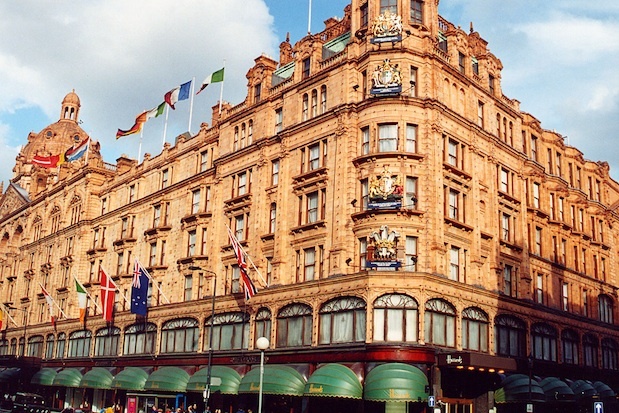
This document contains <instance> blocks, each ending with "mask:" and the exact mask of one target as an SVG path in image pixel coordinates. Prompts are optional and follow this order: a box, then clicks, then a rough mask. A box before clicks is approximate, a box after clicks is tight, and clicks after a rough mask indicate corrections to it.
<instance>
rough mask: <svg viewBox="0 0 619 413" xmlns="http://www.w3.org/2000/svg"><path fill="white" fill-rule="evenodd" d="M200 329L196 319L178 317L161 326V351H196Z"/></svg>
mask: <svg viewBox="0 0 619 413" xmlns="http://www.w3.org/2000/svg"><path fill="white" fill-rule="evenodd" d="M199 337H200V331H199V327H198V321H197V320H195V319H193V318H179V319H175V320H170V321H167V322H165V323H164V324H163V326H162V327H161V350H160V352H161V353H190V352H196V351H198V339H199Z"/></svg>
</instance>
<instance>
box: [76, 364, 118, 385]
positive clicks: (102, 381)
mask: <svg viewBox="0 0 619 413" xmlns="http://www.w3.org/2000/svg"><path fill="white" fill-rule="evenodd" d="M112 379H114V376H112V373H110V372H109V371H108V370H107V369H104V368H103V367H93V368H92V370H90V371H88V372H86V373H85V374H84V377H82V380H81V381H80V387H85V388H89V389H111V388H112Z"/></svg>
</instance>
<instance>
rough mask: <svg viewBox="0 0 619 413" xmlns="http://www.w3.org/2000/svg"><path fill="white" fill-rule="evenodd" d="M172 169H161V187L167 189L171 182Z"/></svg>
mask: <svg viewBox="0 0 619 413" xmlns="http://www.w3.org/2000/svg"><path fill="white" fill-rule="evenodd" d="M169 179H170V171H169V170H168V169H164V170H163V171H161V189H165V188H167V187H168V185H169V184H170V182H169Z"/></svg>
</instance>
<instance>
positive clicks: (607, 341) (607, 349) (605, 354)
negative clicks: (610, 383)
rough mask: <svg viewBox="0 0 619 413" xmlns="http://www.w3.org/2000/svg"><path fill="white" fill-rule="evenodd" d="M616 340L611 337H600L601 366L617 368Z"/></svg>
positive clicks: (610, 368)
mask: <svg viewBox="0 0 619 413" xmlns="http://www.w3.org/2000/svg"><path fill="white" fill-rule="evenodd" d="M617 348H618V347H617V342H616V341H615V340H613V339H612V338H603V339H602V368H603V369H607V370H617Z"/></svg>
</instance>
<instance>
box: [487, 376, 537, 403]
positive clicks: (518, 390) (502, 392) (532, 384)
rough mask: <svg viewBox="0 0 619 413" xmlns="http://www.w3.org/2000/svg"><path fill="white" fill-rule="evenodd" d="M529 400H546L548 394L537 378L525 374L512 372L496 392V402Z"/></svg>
mask: <svg viewBox="0 0 619 413" xmlns="http://www.w3.org/2000/svg"><path fill="white" fill-rule="evenodd" d="M529 380H530V381H529ZM529 394H530V397H529ZM529 400H530V401H532V402H545V401H546V394H545V393H544V390H542V388H541V387H540V385H539V383H538V382H537V380H535V379H533V378H531V379H529V376H526V375H524V374H512V375H510V376H507V377H506V378H505V379H504V380H503V382H502V383H501V388H500V389H498V390H496V391H495V392H494V401H495V402H496V403H510V402H522V401H529Z"/></svg>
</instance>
